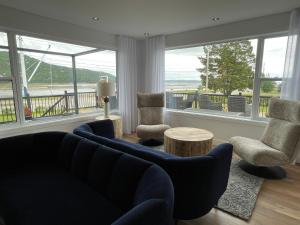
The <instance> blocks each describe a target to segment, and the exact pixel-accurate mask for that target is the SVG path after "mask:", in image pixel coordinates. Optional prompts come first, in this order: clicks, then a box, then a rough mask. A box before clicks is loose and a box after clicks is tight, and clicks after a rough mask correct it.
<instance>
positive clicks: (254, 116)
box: [165, 31, 288, 121]
mask: <svg viewBox="0 0 300 225" xmlns="http://www.w3.org/2000/svg"><path fill="white" fill-rule="evenodd" d="M284 36H288V31H282V32H276V33H269V34H262V35H255V36H245V37H240V38H232V39H224V40H218V41H213V42H203V43H199V44H193V45H184V46H178V47H174V46H173V47H169V48H165V52H166V51H168V50H175V49H183V48H192V47H204V46H207V45H212V44H221V43H225V42H231V41H243V40H251V39H257V49H256V62H255V71H254V78H253V95H252V107H251V116H250V117H248V118H236V117H232V116H226V115H225V116H222V117H227V118H236V119H239V120H245V119H246V120H247V119H248V120H254V121H267V120H268V118H265V117H260V116H259V100H260V99H259V98H260V84H261V81H263V80H273V81H275V80H276V81H282V78H262V77H261V75H262V64H263V56H264V44H265V40H266V39H269V38H279V37H284ZM166 110H167V111H174V110H173V109H168V108H167V109H166ZM176 111H179V110H176ZM197 114H201V112H199V113H197ZM202 114H205V115H210V114H206V113H202ZM211 115H213V116H216V117H218V115H214V114H211Z"/></svg>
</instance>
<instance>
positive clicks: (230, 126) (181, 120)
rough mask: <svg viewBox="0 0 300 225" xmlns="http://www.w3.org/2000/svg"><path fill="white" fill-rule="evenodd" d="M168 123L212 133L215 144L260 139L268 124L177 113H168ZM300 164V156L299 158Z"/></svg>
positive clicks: (173, 125)
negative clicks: (235, 138)
mask: <svg viewBox="0 0 300 225" xmlns="http://www.w3.org/2000/svg"><path fill="white" fill-rule="evenodd" d="M165 115H166V122H167V123H168V124H169V125H170V126H171V127H185V126H186V127H196V128H202V129H206V130H209V131H211V132H212V133H213V134H214V142H215V144H220V143H223V142H227V141H228V139H229V138H230V137H233V136H243V137H249V138H254V139H260V137H261V136H262V134H263V131H264V129H265V126H266V125H267V122H260V121H259V122H258V121H250V120H239V119H235V118H221V117H216V116H212V115H197V114H192V113H186V112H185V113H183V112H180V111H178V112H175V111H166V112H165ZM297 163H300V154H299V155H298V157H297Z"/></svg>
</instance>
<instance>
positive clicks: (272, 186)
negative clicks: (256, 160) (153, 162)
mask: <svg viewBox="0 0 300 225" xmlns="http://www.w3.org/2000/svg"><path fill="white" fill-rule="evenodd" d="M124 139H126V140H128V141H131V142H137V140H138V139H137V137H136V136H134V135H127V136H125V137H124ZM284 168H285V169H286V171H287V178H286V179H283V180H265V181H264V183H263V186H262V189H261V191H260V193H259V196H258V200H257V202H256V206H255V209H254V211H253V214H252V217H251V218H250V220H249V221H247V222H246V221H244V220H241V219H238V218H237V217H234V216H231V215H230V214H228V213H225V212H223V211H220V210H218V209H212V210H211V211H210V213H208V214H207V215H205V216H203V217H201V218H198V219H195V220H189V221H179V223H178V224H179V225H245V224H248V225H300V166H299V165H293V166H286V167H284Z"/></svg>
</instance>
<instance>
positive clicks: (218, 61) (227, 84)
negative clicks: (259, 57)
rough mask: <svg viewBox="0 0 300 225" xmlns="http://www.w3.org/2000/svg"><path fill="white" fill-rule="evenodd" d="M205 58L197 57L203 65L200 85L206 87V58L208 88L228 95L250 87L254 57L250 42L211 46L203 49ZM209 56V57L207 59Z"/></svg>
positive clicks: (200, 70)
mask: <svg viewBox="0 0 300 225" xmlns="http://www.w3.org/2000/svg"><path fill="white" fill-rule="evenodd" d="M204 52H205V54H206V56H204V57H198V58H199V60H200V62H201V63H202V64H203V65H204V67H203V68H200V69H197V70H198V71H199V72H200V77H201V81H202V85H203V86H205V85H206V75H207V58H208V88H209V89H210V90H213V91H214V92H216V91H221V92H222V93H223V94H224V95H230V94H231V93H232V92H233V91H234V90H238V91H243V90H245V89H246V88H248V87H250V85H249V84H251V83H252V79H253V75H254V72H253V67H254V64H255V55H254V54H253V47H252V46H251V42H250V41H236V42H227V43H222V44H213V45H210V46H206V47H204ZM207 55H209V57H207Z"/></svg>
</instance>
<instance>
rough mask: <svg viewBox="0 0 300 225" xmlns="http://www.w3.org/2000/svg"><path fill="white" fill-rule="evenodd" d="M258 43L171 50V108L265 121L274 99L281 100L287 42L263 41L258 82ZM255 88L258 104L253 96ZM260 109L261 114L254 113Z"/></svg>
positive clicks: (278, 39)
mask: <svg viewBox="0 0 300 225" xmlns="http://www.w3.org/2000/svg"><path fill="white" fill-rule="evenodd" d="M258 41H259V40H258V39H249V40H241V41H231V42H223V43H216V44H211V45H205V46H198V47H191V48H183V49H174V50H167V51H166V53H165V56H166V67H165V73H166V99H167V100H166V105H167V108H171V109H177V110H184V111H188V112H196V113H197V112H201V113H209V114H216V115H226V116H234V117H252V118H258V117H266V115H267V110H268V106H269V100H270V98H272V97H274V96H279V94H280V88H281V80H282V75H283V70H284V62H285V53H286V45H287V36H280V37H272V38H261V39H260V41H262V43H263V45H261V46H264V48H263V49H262V48H261V49H262V52H263V53H262V54H263V55H262V56H263V57H262V62H261V65H262V68H261V71H258V76H255V68H256V63H257V62H256V60H257V59H256V52H259V51H260V50H259V49H257V48H258V47H257V46H258ZM257 83H258V84H259V89H258V90H257V91H256V93H258V95H259V99H258V100H257V103H256V102H254V100H253V96H254V84H257ZM256 105H257V107H256V108H257V109H258V112H256V110H254V108H253V106H256ZM252 108H253V109H252ZM252 112H253V114H254V115H252Z"/></svg>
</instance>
